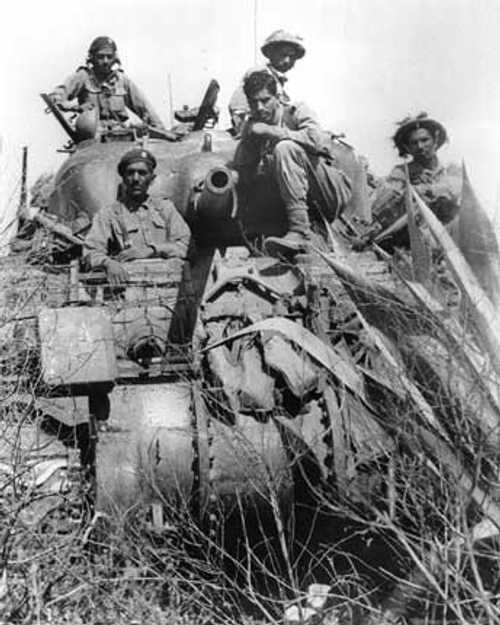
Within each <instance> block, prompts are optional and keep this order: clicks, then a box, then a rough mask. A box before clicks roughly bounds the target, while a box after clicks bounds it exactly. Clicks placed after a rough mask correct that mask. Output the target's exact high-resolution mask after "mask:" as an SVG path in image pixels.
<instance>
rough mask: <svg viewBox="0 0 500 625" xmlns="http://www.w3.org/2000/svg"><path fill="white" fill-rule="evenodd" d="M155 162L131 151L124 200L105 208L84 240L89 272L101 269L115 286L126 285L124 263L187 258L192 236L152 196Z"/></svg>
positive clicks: (124, 163) (123, 168) (171, 209)
mask: <svg viewBox="0 0 500 625" xmlns="http://www.w3.org/2000/svg"><path fill="white" fill-rule="evenodd" d="M155 167H156V159H155V157H154V156H153V155H152V154H151V153H150V152H148V151H147V150H143V149H139V148H135V149H133V150H129V151H128V152H127V153H126V154H125V155H124V156H123V157H122V158H121V160H120V162H119V164H118V173H119V174H120V176H121V177H122V185H121V193H120V200H118V201H116V202H115V203H113V204H111V205H110V206H107V207H104V208H102V209H101V210H100V211H99V212H98V213H97V214H96V215H95V217H94V221H93V223H92V227H91V229H90V231H89V233H88V234H87V237H86V239H85V250H86V253H87V260H88V263H89V265H90V268H91V269H99V268H103V269H104V270H105V271H106V274H107V277H108V281H109V283H110V284H111V285H112V286H117V285H119V284H123V283H124V282H126V280H127V279H128V273H127V270H126V268H125V265H124V263H127V262H129V261H132V260H136V259H141V258H185V257H186V254H187V250H188V246H189V241H190V237H191V233H190V230H189V227H188V225H187V224H186V222H185V221H184V219H183V218H182V216H181V215H180V214H179V213H178V212H177V210H176V208H175V206H174V204H173V203H172V202H171V201H170V200H167V199H158V198H155V197H152V196H151V195H149V194H148V190H149V186H150V185H151V183H152V182H153V180H154V178H155V174H154V170H155Z"/></svg>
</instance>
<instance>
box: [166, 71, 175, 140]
mask: <svg viewBox="0 0 500 625" xmlns="http://www.w3.org/2000/svg"><path fill="white" fill-rule="evenodd" d="M167 80H168V108H169V115H170V128H172V126H173V125H174V98H173V95H172V75H171V74H170V72H168V76H167Z"/></svg>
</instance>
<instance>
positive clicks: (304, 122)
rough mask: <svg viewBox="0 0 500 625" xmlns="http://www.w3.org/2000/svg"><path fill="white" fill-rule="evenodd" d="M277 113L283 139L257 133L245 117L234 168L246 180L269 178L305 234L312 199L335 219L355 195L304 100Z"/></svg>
mask: <svg viewBox="0 0 500 625" xmlns="http://www.w3.org/2000/svg"><path fill="white" fill-rule="evenodd" d="M278 115H279V118H278V119H277V120H276V125H278V126H280V127H281V128H282V129H283V130H284V133H283V139H280V140H279V141H277V140H271V139H266V138H263V137H259V136H256V135H253V134H252V133H251V125H252V123H253V121H252V119H249V120H247V122H246V123H245V125H244V127H243V131H242V137H241V140H240V142H239V145H238V147H237V149H236V153H235V157H234V167H235V168H236V169H237V170H238V172H239V174H240V180H241V182H242V183H243V184H248V183H249V182H251V180H252V178H253V177H254V176H256V175H257V174H258V173H263V174H267V175H269V176H271V177H272V178H273V179H274V180H275V181H276V183H277V185H278V188H279V193H280V196H281V198H282V200H283V202H284V204H285V209H286V212H287V218H288V225H289V229H290V231H293V232H298V233H302V234H305V235H307V234H308V232H309V218H308V212H307V199H308V197H310V198H311V199H313V200H314V201H316V202H317V204H318V205H319V208H320V209H321V212H322V213H323V215H324V217H325V218H326V219H327V220H328V221H332V220H333V219H334V218H335V217H336V216H337V215H338V214H339V213H340V212H341V211H342V210H343V209H344V207H345V205H346V204H347V202H348V200H349V198H350V197H351V181H350V179H349V178H348V177H347V176H346V175H345V174H344V173H343V172H342V171H340V170H339V169H338V168H337V167H336V166H335V162H334V158H333V157H332V156H331V154H330V152H329V149H328V140H327V138H326V135H325V133H324V132H323V131H322V129H321V127H320V126H319V124H318V122H317V120H316V117H315V116H314V114H313V113H312V111H311V110H310V109H309V108H308V107H307V106H306V105H305V104H284V105H281V106H280V107H279V109H278Z"/></svg>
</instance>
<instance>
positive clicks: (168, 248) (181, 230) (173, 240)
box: [154, 200, 191, 258]
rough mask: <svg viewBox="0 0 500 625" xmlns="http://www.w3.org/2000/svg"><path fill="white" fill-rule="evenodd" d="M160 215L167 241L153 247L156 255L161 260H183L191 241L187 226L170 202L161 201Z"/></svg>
mask: <svg viewBox="0 0 500 625" xmlns="http://www.w3.org/2000/svg"><path fill="white" fill-rule="evenodd" d="M162 213H163V219H164V220H165V224H166V225H167V233H166V234H167V240H166V241H165V243H161V244H160V245H155V246H154V247H155V250H156V255H157V256H161V257H162V258H185V257H186V256H187V252H188V248H189V242H190V240H191V230H190V229H189V226H188V225H187V223H186V222H185V221H184V218H183V217H182V215H181V214H180V213H179V211H178V210H177V209H176V208H175V206H174V204H173V202H171V201H170V200H164V201H163V203H162Z"/></svg>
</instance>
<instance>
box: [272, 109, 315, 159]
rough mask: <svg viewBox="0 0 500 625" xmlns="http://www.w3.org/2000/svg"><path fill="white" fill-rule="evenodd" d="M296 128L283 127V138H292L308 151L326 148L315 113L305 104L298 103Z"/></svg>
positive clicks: (295, 120)
mask: <svg viewBox="0 0 500 625" xmlns="http://www.w3.org/2000/svg"><path fill="white" fill-rule="evenodd" d="M292 119H293V122H294V128H288V127H286V126H285V127H283V128H282V129H281V130H282V136H281V139H282V140H283V139H291V140H292V141H295V143H298V144H299V145H301V146H302V147H303V148H304V149H305V150H306V151H309V152H313V153H318V152H322V151H323V150H324V147H325V145H324V135H323V131H322V129H321V126H320V125H319V123H318V120H317V119H316V116H315V114H314V113H313V112H312V111H311V109H310V108H309V107H308V106H306V105H305V104H298V105H297V106H296V108H295V112H294V114H293V118H292Z"/></svg>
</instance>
